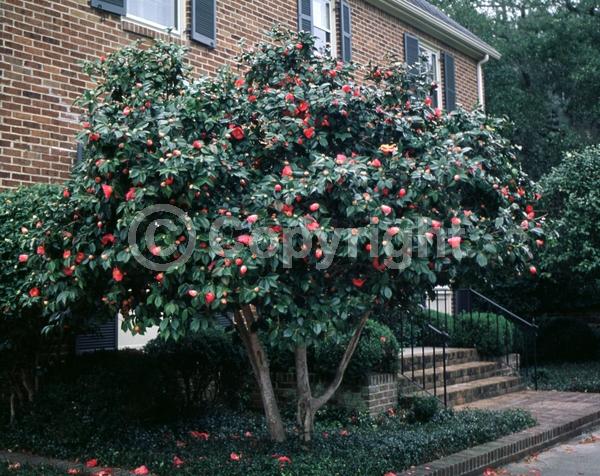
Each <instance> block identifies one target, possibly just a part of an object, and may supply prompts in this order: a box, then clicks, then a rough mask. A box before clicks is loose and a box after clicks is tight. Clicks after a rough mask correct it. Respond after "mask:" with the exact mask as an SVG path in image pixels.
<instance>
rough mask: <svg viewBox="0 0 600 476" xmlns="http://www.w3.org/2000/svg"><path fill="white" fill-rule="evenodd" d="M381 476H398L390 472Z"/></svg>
mask: <svg viewBox="0 0 600 476" xmlns="http://www.w3.org/2000/svg"><path fill="white" fill-rule="evenodd" d="M383 476H398V475H397V474H396V473H394V472H392V471H388V472H387V473H385V474H384V475H383Z"/></svg>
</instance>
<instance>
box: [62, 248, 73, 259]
mask: <svg viewBox="0 0 600 476" xmlns="http://www.w3.org/2000/svg"><path fill="white" fill-rule="evenodd" d="M70 257H71V251H70V250H65V251H63V259H69V258H70Z"/></svg>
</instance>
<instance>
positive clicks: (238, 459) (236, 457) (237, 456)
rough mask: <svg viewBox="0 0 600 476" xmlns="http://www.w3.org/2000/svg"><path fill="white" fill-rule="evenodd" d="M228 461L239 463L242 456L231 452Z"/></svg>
mask: <svg viewBox="0 0 600 476" xmlns="http://www.w3.org/2000/svg"><path fill="white" fill-rule="evenodd" d="M229 459H230V460H231V461H240V460H241V459H242V455H239V454H237V453H236V452H234V451H232V452H231V454H230V455H229Z"/></svg>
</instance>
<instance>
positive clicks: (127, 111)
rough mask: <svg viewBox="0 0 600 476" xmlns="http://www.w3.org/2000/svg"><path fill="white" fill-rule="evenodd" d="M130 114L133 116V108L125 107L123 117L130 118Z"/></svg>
mask: <svg viewBox="0 0 600 476" xmlns="http://www.w3.org/2000/svg"><path fill="white" fill-rule="evenodd" d="M129 114H131V108H130V107H129V106H125V107H124V108H123V115H124V116H129Z"/></svg>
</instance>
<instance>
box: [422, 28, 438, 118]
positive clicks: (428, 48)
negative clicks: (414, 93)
mask: <svg viewBox="0 0 600 476" xmlns="http://www.w3.org/2000/svg"><path fill="white" fill-rule="evenodd" d="M423 53H426V54H427V55H428V57H429V58H431V55H432V54H434V55H435V58H436V61H435V65H433V66H434V70H435V76H436V83H437V89H436V90H435V92H436V95H437V104H438V107H439V108H440V109H442V108H443V107H444V104H443V100H444V95H443V91H442V58H441V51H440V50H439V49H438V48H436V47H435V46H433V45H432V44H431V43H427V42H426V41H423V40H421V39H419V58H421V57H422V56H423Z"/></svg>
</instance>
